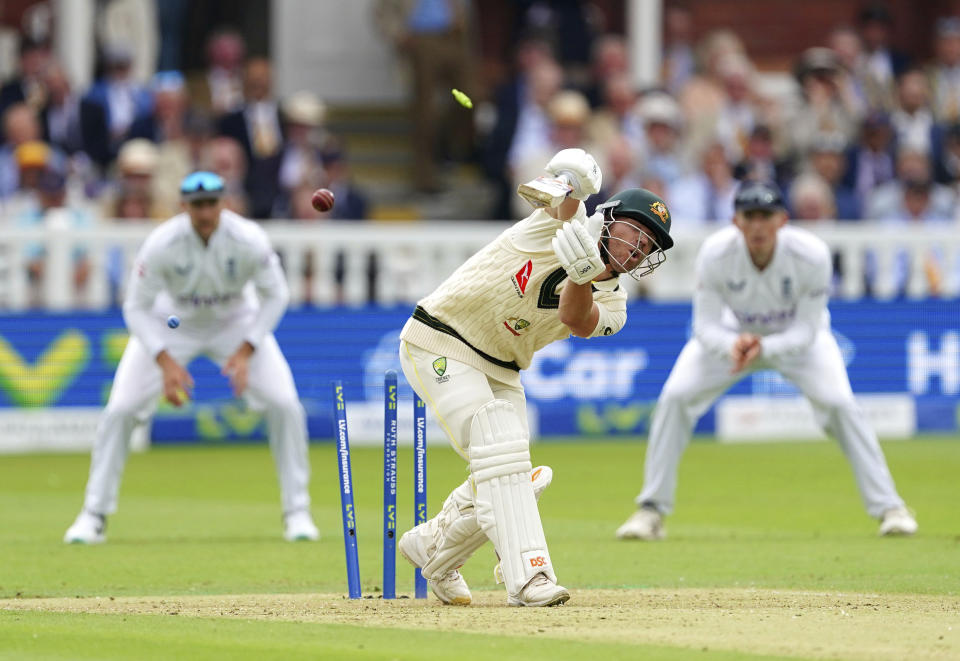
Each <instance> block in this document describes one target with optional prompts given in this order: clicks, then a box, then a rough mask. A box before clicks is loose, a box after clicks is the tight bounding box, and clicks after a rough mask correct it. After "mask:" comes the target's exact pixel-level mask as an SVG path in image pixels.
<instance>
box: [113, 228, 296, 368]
mask: <svg viewBox="0 0 960 661" xmlns="http://www.w3.org/2000/svg"><path fill="white" fill-rule="evenodd" d="M289 299H290V292H289V290H288V288H287V282H286V279H285V278H284V275H283V270H282V269H281V268H280V260H279V259H278V258H277V254H276V252H274V250H273V248H272V247H271V245H270V240H269V239H268V238H267V235H266V233H265V232H264V231H263V229H262V228H261V227H260V226H259V225H257V224H256V223H254V222H253V221H250V220H247V219H246V218H243V217H242V216H239V215H237V214H235V213H233V212H232V211H227V210H224V211H222V212H221V213H220V224H219V225H218V227H217V229H216V230H215V231H214V232H213V234H212V235H211V236H210V240H209V241H208V242H207V244H206V245H204V243H203V241H202V240H201V239H200V237H199V235H197V233H196V231H194V229H193V226H192V225H191V224H190V217H189V216H188V215H187V214H186V213H182V214H179V215H177V216H174V217H173V218H171V219H170V220H168V221H166V222H164V223H163V224H162V225H160V226H159V227H157V228H156V229H155V230H153V231H152V232H151V233H150V235H149V236H148V237H147V240H146V241H145V242H144V244H143V246H141V248H140V251H139V253H138V254H137V259H136V262H135V263H134V267H133V273H132V274H131V276H130V280H129V284H128V288H127V294H126V299H125V301H124V305H123V318H124V321H126V324H127V328H128V329H129V330H130V332H131V333H132V334H133V335H134V336H136V337H137V338H138V339H139V340H140V341H141V342H143V344H144V346H145V347H146V348H147V351H148V352H149V353H150V355H151V356H155V355H157V354H158V353H160V351H161V350H163V349H164V348H165V346H164V343H165V341H166V340H165V336H167V335H168V334H167V332H166V331H167V329H166V321H165V320H166V318H167V316H168V315H170V314H176V315H177V316H179V317H180V321H181V327H180V329H179V330H178V331H177V332H179V333H188V334H193V333H198V334H203V333H206V332H212V331H213V330H216V329H218V328H219V327H220V326H222V325H223V324H225V323H231V322H233V321H235V320H237V319H240V318H249V317H251V316H252V317H253V321H252V323H251V324H250V328H249V330H248V332H247V334H246V336H245V338H244V339H246V340H247V341H248V342H250V344H252V345H253V346H254V347H257V346H258V345H259V344H260V342H261V341H263V338H264V336H266V335H267V333H270V332H271V331H273V329H274V328H275V327H276V325H277V323H278V322H279V321H280V318H281V317H282V316H283V313H284V311H285V310H286V307H287V303H288V301H289Z"/></svg>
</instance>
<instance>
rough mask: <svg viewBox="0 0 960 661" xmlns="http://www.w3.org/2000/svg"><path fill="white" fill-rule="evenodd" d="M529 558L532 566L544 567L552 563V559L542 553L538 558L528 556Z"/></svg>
mask: <svg viewBox="0 0 960 661" xmlns="http://www.w3.org/2000/svg"><path fill="white" fill-rule="evenodd" d="M528 560H529V561H530V566H531V567H544V566H546V565H549V564H550V561H549V560H547V559H546V558H544V557H543V556H542V555H538V556H537V557H536V558H528Z"/></svg>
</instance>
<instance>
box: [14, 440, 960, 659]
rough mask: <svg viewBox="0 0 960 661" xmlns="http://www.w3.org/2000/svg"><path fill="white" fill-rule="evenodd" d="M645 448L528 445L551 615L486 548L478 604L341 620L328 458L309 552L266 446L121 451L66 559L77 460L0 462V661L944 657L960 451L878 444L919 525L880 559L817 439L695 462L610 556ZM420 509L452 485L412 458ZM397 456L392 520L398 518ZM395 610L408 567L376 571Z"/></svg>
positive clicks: (958, 541)
mask: <svg viewBox="0 0 960 661" xmlns="http://www.w3.org/2000/svg"><path fill="white" fill-rule="evenodd" d="M644 450H645V444H643V443H640V442H626V441H625V442H616V443H612V442H594V441H576V442H563V443H542V444H539V445H536V446H535V447H534V450H533V456H534V462H535V463H545V464H549V465H550V466H552V467H553V469H554V471H555V475H554V482H553V484H552V485H551V487H550V488H549V489H548V490H547V492H546V493H545V494H544V496H543V498H542V500H541V512H542V514H543V520H544V527H545V529H546V531H547V535H548V539H549V541H550V551H551V555H552V556H553V560H554V564H555V565H556V568H557V571H558V574H559V577H560V582H561V583H563V584H564V585H566V586H567V587H568V588H570V590H571V593H572V595H573V597H572V599H571V601H570V602H569V604H568V605H567V606H564V607H562V608H558V609H550V610H537V609H531V610H526V611H524V610H522V609H508V608H506V607H505V606H503V605H502V604H503V602H504V595H503V593H502V592H501V591H500V590H499V589H497V586H496V585H495V583H494V581H493V576H492V571H491V570H492V567H493V564H494V561H495V559H494V556H493V553H492V551H491V550H490V549H489V548H487V549H482V550H481V551H480V552H478V554H477V555H476V556H475V557H474V558H473V559H472V560H471V562H470V563H469V564H468V565H467V566H466V567H465V568H464V575H465V576H466V578H467V580H468V582H469V583H470V585H471V587H472V588H473V590H474V593H475V597H476V605H474V606H471V607H468V608H449V607H448V608H443V607H440V606H439V605H438V603H437V602H436V600H435V599H433V597H432V595H431V599H430V600H429V601H428V602H427V603H425V604H424V603H421V602H417V601H415V600H413V599H400V600H397V601H396V602H393V603H384V602H382V600H379V599H364V600H361V601H360V602H351V601H349V600H347V599H345V598H343V597H344V595H345V593H346V577H345V570H344V555H343V542H342V538H341V536H340V526H341V524H340V505H339V492H338V488H337V482H336V478H337V466H336V460H335V455H334V448H333V446H332V445H331V444H317V445H314V446H313V447H312V451H311V459H312V465H313V483H312V493H313V498H314V506H313V512H314V514H315V517H316V519H317V524H318V525H319V527H320V529H321V534H322V535H323V538H322V540H321V541H320V542H319V543H315V544H311V543H299V544H289V543H286V542H284V541H283V540H282V539H281V524H280V509H279V494H278V490H277V488H276V480H275V476H274V471H273V465H272V462H271V460H270V457H269V454H268V451H267V449H266V448H265V447H264V446H239V447H199V448H194V447H159V448H154V449H153V450H151V451H150V452H148V453H145V454H138V455H134V456H133V457H132V458H131V460H130V462H129V465H128V469H127V473H126V476H125V479H124V485H123V488H122V494H121V502H120V511H119V512H118V513H117V514H116V515H115V516H113V517H112V518H111V519H110V523H109V527H108V537H109V542H108V543H107V544H106V545H104V546H99V547H76V546H69V547H68V546H65V545H64V544H62V543H61V537H62V535H63V532H64V530H65V529H66V527H67V526H68V525H69V524H70V523H71V521H72V519H73V517H74V516H75V515H76V513H77V510H78V508H79V507H80V504H81V500H82V488H83V484H84V482H85V479H86V471H87V466H88V461H89V460H88V457H87V456H81V455H34V456H3V457H0V659H17V660H21V659H173V658H177V659H241V660H243V659H256V660H257V661H263V660H265V659H291V658H351V659H353V658H359V659H380V658H384V659H390V658H403V659H418V660H426V659H449V658H456V659H458V661H460V660H466V659H474V658H475V659H483V658H503V659H511V658H523V659H531V658H552V659H558V658H581V659H592V658H604V659H620V658H623V659H631V658H644V659H690V658H697V659H699V658H703V659H709V660H711V661H713V660H716V659H739V658H748V659H754V658H756V659H759V658H856V659H881V658H882V659H899V658H911V659H927V658H929V659H940V658H942V659H949V658H960V616H958V615H957V613H958V612H960V572H958V571H957V568H958V567H960V517H958V515H957V503H958V502H960V439H957V438H931V437H928V438H925V439H923V440H912V441H903V442H890V443H885V444H884V450H885V452H886V454H887V458H888V461H889V463H890V467H891V470H892V472H893V475H894V478H895V480H896V482H897V486H898V488H899V490H900V492H901V494H902V495H903V496H904V498H905V499H906V500H907V502H908V504H909V505H910V506H911V507H912V508H914V509H915V510H916V512H917V519H918V521H919V523H920V532H919V534H918V535H917V536H916V537H915V538H911V539H878V538H877V537H876V522H874V521H873V520H871V519H869V518H868V517H867V516H866V515H865V513H864V511H863V509H862V506H861V503H860V500H859V497H858V495H857V492H856V489H855V487H854V484H853V479H852V476H851V474H850V470H849V467H848V465H847V463H846V462H845V461H844V459H843V456H842V454H841V452H840V450H839V449H838V448H837V447H836V446H835V445H834V444H828V443H782V444H766V445H720V444H716V443H712V442H697V443H694V444H693V445H692V446H691V448H690V450H689V451H688V453H687V455H686V458H685V460H684V463H683V465H682V467H681V475H680V493H679V501H678V510H677V512H676V514H675V515H673V516H671V517H669V518H668V520H667V526H668V534H669V536H668V539H667V540H665V541H664V542H660V543H653V544H649V543H627V542H618V541H616V540H615V539H614V537H613V531H614V530H615V528H616V527H617V526H618V525H619V524H620V523H621V522H622V521H623V519H625V518H626V517H627V516H628V515H629V514H630V512H631V511H632V508H633V504H632V499H633V497H634V495H635V494H636V492H637V490H638V489H639V487H640V474H641V470H642V460H643V453H644ZM353 462H354V463H353V471H354V480H355V482H356V499H357V506H358V530H359V545H360V567H361V573H362V577H363V589H364V593H365V594H367V595H374V596H375V595H377V594H378V591H379V589H380V552H381V551H380V544H381V537H380V529H381V521H380V516H381V508H380V499H381V498H382V493H381V488H382V476H381V470H382V454H381V453H380V452H378V451H376V450H375V449H369V448H363V449H355V450H354V458H353ZM428 466H429V468H428V470H429V496H430V497H429V502H430V509H431V512H435V511H436V510H437V508H438V507H439V506H440V504H441V502H442V500H443V498H444V497H445V495H446V494H447V492H449V490H450V489H452V488H453V487H454V486H456V485H457V484H458V483H459V482H461V481H462V480H463V479H464V478H465V477H466V472H465V469H464V464H463V462H462V461H461V460H460V459H459V458H458V457H457V456H456V455H455V454H454V453H453V452H452V451H451V450H449V449H448V448H446V447H439V446H436V447H433V446H432V447H431V448H430V455H429V462H428ZM411 484H412V453H411V452H410V450H409V449H402V450H401V453H400V487H401V489H400V494H399V503H400V524H401V528H404V527H405V525H406V523H407V522H409V521H411V520H412V488H411ZM398 568H399V574H400V577H399V580H398V592H399V593H401V594H404V595H408V596H412V582H413V581H412V571H410V570H408V567H407V566H406V564H405V563H404V561H403V560H402V558H398Z"/></svg>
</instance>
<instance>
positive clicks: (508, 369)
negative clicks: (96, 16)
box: [399, 149, 672, 606]
mask: <svg viewBox="0 0 960 661" xmlns="http://www.w3.org/2000/svg"><path fill="white" fill-rule="evenodd" d="M546 171H547V173H548V175H549V176H550V177H555V178H557V179H558V180H559V179H561V178H565V179H566V180H567V181H568V182H569V184H570V189H571V190H570V191H567V190H564V194H566V193H569V197H565V198H564V197H562V195H561V196H560V199H558V200H557V201H556V203H557V206H555V207H550V206H546V207H544V208H540V209H538V210H536V211H534V212H533V213H532V214H531V215H530V216H528V217H527V218H525V219H524V220H522V221H520V222H518V223H517V224H516V225H513V226H512V227H510V228H509V229H507V230H506V231H504V232H503V233H502V234H501V235H500V236H499V237H498V238H497V239H495V240H494V241H493V242H491V243H490V244H488V245H487V246H486V247H484V248H483V249H481V250H480V251H479V252H478V253H477V254H475V255H474V256H473V257H471V258H470V259H469V260H467V262H466V263H464V264H463V265H462V266H461V267H460V268H459V269H457V271H456V272H455V273H454V274H453V275H451V276H450V278H448V279H447V280H446V281H445V282H444V283H443V284H441V285H440V287H439V288H438V289H437V290H436V291H434V292H433V293H432V294H430V295H429V296H427V297H426V298H424V299H422V300H421V301H420V302H419V304H418V305H417V307H416V310H415V312H414V314H413V317H412V318H411V319H410V320H409V321H408V322H407V324H406V326H404V329H403V332H402V333H401V343H400V360H401V364H402V366H403V372H404V374H405V375H406V377H407V379H408V380H409V382H410V384H411V385H412V386H413V388H414V390H415V391H416V392H417V393H418V394H419V395H420V396H421V397H422V398H423V399H424V401H426V402H428V403H429V405H430V406H431V408H432V409H433V411H434V413H436V415H437V418H438V419H439V421H440V423H441V425H442V426H443V427H444V429H445V430H446V432H447V434H448V435H449V437H450V441H451V443H452V444H453V447H454V449H455V450H456V451H457V452H458V453H459V454H460V456H462V457H463V458H464V459H465V460H466V461H467V462H469V469H470V478H469V479H468V480H467V481H466V482H464V483H463V484H462V485H460V486H459V487H458V488H457V489H455V490H454V491H453V492H452V493H451V494H450V496H449V497H448V498H447V500H446V502H445V503H444V506H443V509H442V511H441V512H440V513H439V514H438V515H437V516H436V517H434V518H433V519H431V520H430V521H428V522H426V523H423V524H421V525H419V526H417V527H416V528H414V529H413V530H411V531H408V532H407V533H406V534H404V535H403V536H402V537H401V539H400V544H399V547H400V552H401V553H402V554H403V555H404V557H406V558H407V559H408V560H409V561H410V562H411V563H412V564H413V565H415V566H417V567H420V568H421V569H422V571H423V575H424V576H425V577H426V578H427V579H428V580H429V581H430V584H431V587H432V589H433V591H434V593H435V594H436V595H437V597H438V598H439V599H440V600H441V601H442V602H444V603H448V604H468V603H470V599H471V596H470V591H469V589H468V588H467V584H466V582H465V581H464V580H463V577H462V576H461V575H460V573H459V571H457V569H458V568H459V567H460V566H461V565H463V563H464V562H465V561H466V560H467V559H468V558H469V557H470V555H471V554H472V553H473V552H474V551H476V550H477V549H478V548H479V547H480V546H482V545H483V544H484V543H485V542H486V541H487V539H488V538H489V539H490V541H492V542H493V546H494V549H495V551H496V552H497V555H498V556H499V557H500V568H501V571H502V575H503V579H504V582H505V583H506V587H507V603H508V604H510V605H513V606H553V605H557V604H562V603H564V602H566V601H567V600H568V599H569V598H570V594H569V592H568V591H567V590H566V588H564V587H562V586H560V585H557V578H556V574H555V572H554V567H553V563H552V562H551V560H550V553H549V552H548V549H547V541H546V538H545V536H544V531H543V527H542V525H541V522H540V514H539V511H538V509H537V502H536V492H537V491H539V490H542V487H543V486H545V484H546V483H547V482H549V475H547V477H546V478H544V477H543V471H541V474H540V476H539V477H538V476H537V475H536V473H537V472H536V471H534V475H533V476H531V463H530V449H529V433H528V429H527V418H526V400H525V397H524V392H523V387H522V385H521V383H520V373H519V372H520V370H521V369H524V368H526V367H528V366H529V364H530V361H531V359H532V357H533V354H534V352H536V351H537V350H538V349H540V348H541V347H544V346H546V345H547V344H549V343H551V342H553V341H555V340H560V339H563V338H565V337H567V336H568V335H570V334H571V333H572V334H574V335H578V336H580V337H597V336H602V335H610V334H612V333H616V332H617V331H619V330H620V328H621V327H622V326H623V325H624V323H625V322H626V293H625V291H624V290H623V288H621V287H620V286H619V284H618V277H619V276H620V275H621V274H623V273H630V274H631V275H632V276H634V277H639V276H641V275H644V274H646V273H649V272H650V271H652V270H653V269H654V268H655V267H656V266H658V265H659V264H660V263H661V262H662V261H663V258H664V253H663V251H664V250H665V249H667V248H669V247H670V246H671V245H672V241H671V239H670V236H669V229H670V216H669V213H668V211H667V207H666V205H665V204H664V203H663V201H662V200H661V199H660V198H658V197H656V196H655V195H653V194H652V193H650V192H648V191H645V190H640V189H631V190H627V191H624V192H622V193H620V194H619V195H616V196H614V197H613V198H612V199H611V200H610V201H609V202H608V203H607V204H606V205H603V207H604V211H603V213H598V214H595V215H594V216H593V217H591V218H589V219H588V218H586V217H585V211H584V207H583V205H582V204H581V200H583V199H586V198H587V197H588V196H589V195H591V194H594V193H596V192H597V191H598V190H599V189H600V180H601V174H600V170H599V168H598V167H597V164H596V162H595V161H594V159H593V157H592V156H590V155H589V154H587V153H586V152H584V151H583V150H582V149H565V150H563V151H561V152H559V153H558V154H557V155H556V156H554V158H553V159H551V161H550V163H548V164H547V167H546ZM531 183H535V182H531ZM547 188H549V186H548V187H547ZM547 197H548V198H549V194H547ZM547 470H548V469H547ZM531 477H533V481H532V482H531Z"/></svg>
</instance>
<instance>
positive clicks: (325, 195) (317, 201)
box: [310, 188, 334, 213]
mask: <svg viewBox="0 0 960 661" xmlns="http://www.w3.org/2000/svg"><path fill="white" fill-rule="evenodd" d="M333 199H334V198H333V191H331V190H330V189H328V188H318V189H317V190H315V191H313V197H311V198H310V202H311V203H312V204H313V208H314V209H316V210H317V211H319V212H320V213H326V212H327V211H330V209H332V208H333Z"/></svg>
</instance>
